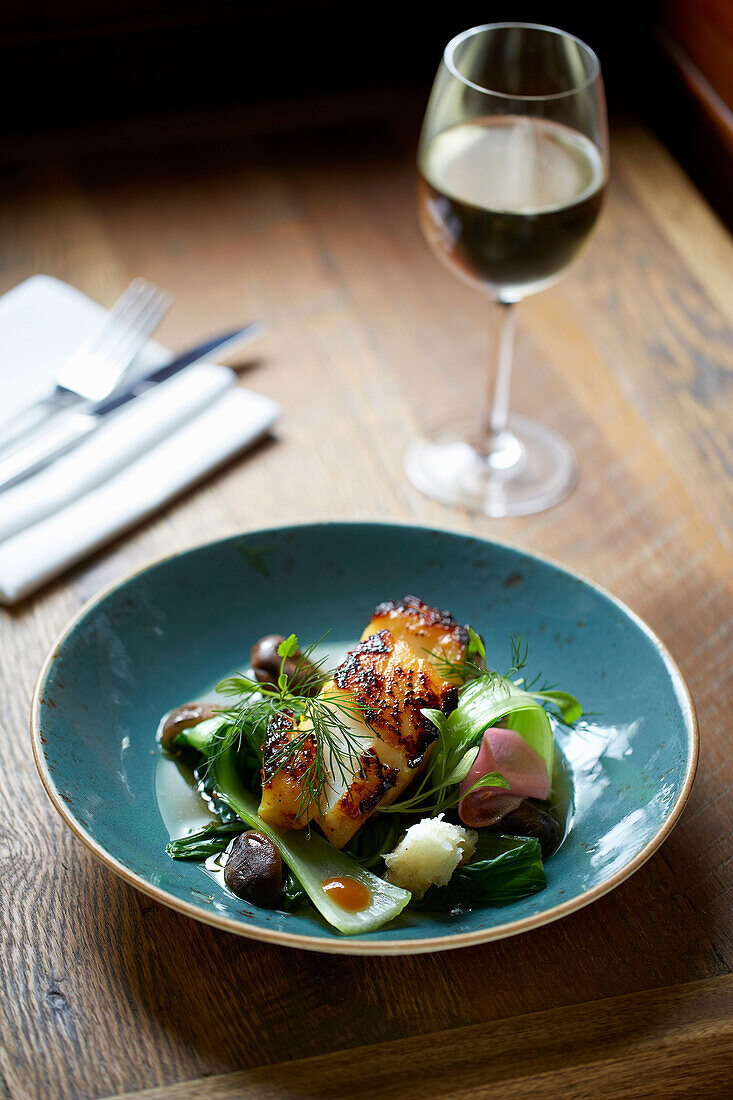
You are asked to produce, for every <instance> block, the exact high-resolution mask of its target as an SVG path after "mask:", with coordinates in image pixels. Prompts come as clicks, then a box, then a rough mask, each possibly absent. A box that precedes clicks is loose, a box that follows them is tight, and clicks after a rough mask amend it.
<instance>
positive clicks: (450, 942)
mask: <svg viewBox="0 0 733 1100" xmlns="http://www.w3.org/2000/svg"><path fill="white" fill-rule="evenodd" d="M364 526H372V527H401V528H406V529H410V530H416V531H426V532H436V533H438V534H441V535H457V536H458V537H460V538H469V539H474V540H475V541H476V542H483V543H488V544H490V545H495V546H498V547H501V548H502V549H508V550H513V551H516V552H518V553H520V554H523V555H525V556H526V557H528V558H533V559H535V560H536V561H540V562H542V563H543V564H545V565H549V566H552V567H553V568H555V569H557V570H559V571H560V572H562V573H565V574H567V575H569V576H571V577H573V578H575V579H576V580H580V581H581V582H583V583H584V584H587V585H588V586H589V587H590V588H593V589H595V591H597V592H599V593H600V594H601V595H602V596H605V597H606V598H607V599H608V600H610V601H611V603H613V604H615V606H616V607H618V608H619V609H620V610H621V611H622V612H623V613H624V615H626V616H628V618H630V619H631V620H632V622H634V623H635V624H636V625H637V626H638V627H639V628H640V629H641V631H642V632H643V633H644V634H646V636H647V637H648V638H649V639H650V640H651V641H652V643H653V644H654V646H655V647H656V649H657V651H658V652H659V654H660V656H661V657H662V660H663V662H664V664H665V666H666V668H667V671H668V673H669V675H670V679H671V680H672V684H673V686H674V688H675V693H676V696H677V699H678V702H679V705H680V709H681V711H682V713H683V715H684V719H685V725H686V727H687V766H686V770H685V777H684V780H683V783H682V785H681V787H680V790H679V793H678V795H677V798H676V799H675V801H674V804H673V805H672V807H671V808H670V810H669V812H668V814H667V816H666V817H665V819H664V821H663V822H662V824H661V825H660V827H659V829H658V830H657V832H656V833H655V834H654V836H653V837H652V838H651V839H650V840H648V841H647V843H646V844H645V845H644V847H643V848H642V849H641V851H640V852H637V854H636V855H635V856H634V857H633V859H631V860H629V862H628V863H626V864H624V866H623V867H621V868H619V870H617V871H615V872H614V874H613V875H611V876H609V878H608V879H606V880H605V881H604V882H601V883H598V885H597V886H594V887H592V888H591V889H590V890H585V891H583V892H582V893H580V894H577V895H576V896H575V897H573V898H569V899H568V900H567V901H563V902H561V903H560V904H558V905H555V906H552V908H550V909H546V910H543V911H542V912H540V913H534V914H532V915H531V916H527V917H522V918H520V919H518V920H513V921H507V922H506V923H505V924H498V925H494V926H492V927H491V928H483V929H477V930H475V931H471V932H456V933H453V934H447V935H442V936H435V937H431V938H429V939H425V938H413V939H404V940H396V941H394V942H391V941H384V940H379V939H376V940H358V939H352V938H350V937H347V936H344V937H342V938H339V937H338V936H337V935H336V934H334V938H333V939H326V938H323V939H322V938H320V937H311V936H306V935H302V934H300V933H295V932H284V931H279V930H276V929H269V928H260V927H258V926H256V925H253V926H248V925H247V924H246V923H245V922H243V921H241V920H235V919H234V918H231V917H227V916H224V915H223V914H221V913H217V912H214V911H212V912H207V911H206V910H204V909H202V908H199V906H197V905H195V904H193V903H192V902H188V901H184V900H183V899H182V898H177V897H175V896H174V895H173V894H169V893H168V891H167V890H164V889H162V888H161V887H159V886H155V885H154V884H153V883H151V882H148V880H147V879H145V878H143V876H142V875H139V874H138V873H137V872H135V871H132V870H130V868H129V867H127V866H126V865H125V864H124V863H123V862H122V861H121V860H118V859H117V858H116V857H115V856H113V855H112V854H111V853H110V852H108V851H107V850H106V848H104V847H103V846H102V845H101V844H100V843H99V842H98V841H97V840H95V839H94V837H93V836H91V834H90V833H89V832H88V831H87V830H86V828H85V827H84V826H83V825H82V823H81V822H80V821H79V820H78V819H77V818H76V817H75V815H74V814H73V813H72V811H71V810H70V808H69V807H68V805H67V804H66V803H65V801H64V799H63V798H62V796H61V794H60V792H59V790H58V788H57V787H56V784H55V782H54V780H53V778H52V776H51V773H50V770H49V768H48V764H47V761H46V756H45V750H44V746H43V741H42V733H41V727H40V708H41V698H42V695H43V691H44V688H45V686H46V681H47V679H48V675H49V672H50V670H51V666H52V665H53V663H54V661H55V659H56V657H57V655H58V653H59V650H60V649H61V646H62V645H63V644H64V642H65V641H66V639H67V638H68V637H69V636H70V635H71V633H72V632H73V631H74V630H75V629H76V627H77V625H78V624H79V623H80V622H81V621H82V619H84V618H85V617H86V616H87V615H88V614H89V612H90V611H92V609H93V608H94V607H96V606H97V605H98V604H100V603H102V602H103V600H105V599H106V598H107V596H109V595H110V594H111V593H112V592H114V591H116V590H117V589H119V588H123V587H124V586H125V585H126V584H128V583H129V582H130V581H131V580H133V579H134V578H135V577H137V576H140V575H141V574H142V573H146V572H148V571H149V570H151V569H153V568H154V567H156V566H158V565H161V564H163V563H164V562H166V561H171V560H172V559H174V558H177V557H181V556H182V555H185V554H189V553H191V552H193V551H196V550H200V549H204V548H205V547H208V546H214V545H217V544H219V543H223V542H229V541H231V540H233V539H235V538H242V537H244V536H249V535H257V536H266V535H267V534H268V533H274V532H283V531H288V530H291V531H299V530H305V529H307V528H323V529H324V530H327V529H328V528H334V527H342V528H344V527H364ZM30 734H31V745H32V749H33V759H34V761H35V764H36V768H37V770H38V774H39V776H40V779H41V782H42V784H43V786H44V788H45V790H46V794H47V795H48V797H49V799H50V800H51V803H52V804H53V806H54V808H55V809H56V811H57V812H58V814H59V815H60V817H61V818H62V820H63V821H64V822H65V823H66V824H67V825H68V826H69V828H70V829H71V830H72V832H73V833H75V835H76V836H77V837H78V838H79V840H81V841H82V843H83V844H84V845H85V846H86V847H87V848H88V849H89V851H90V852H91V853H92V855H94V856H95V857H96V858H97V859H98V860H99V861H100V862H101V863H103V864H104V865H105V866H107V867H109V868H110V869H111V870H112V871H114V872H115V873H116V874H117V875H119V877H120V878H122V879H123V880H124V881H125V882H127V883H129V884H130V885H131V886H134V887H135V888H136V889H138V890H140V891H141V892H142V893H144V894H147V895H148V896H149V897H151V898H153V899H154V900H155V901H157V902H160V903H161V904H162V905H166V906H168V908H170V909H175V910H176V911H178V912H179V913H183V914H184V915H185V916H187V917H191V918H193V919H194V920H199V921H203V922H204V923H205V924H210V925H213V926H214V927H217V928H222V929H224V931H227V932H233V933H234V934H235V935H239V936H245V937H247V938H248V939H253V940H259V941H260V942H265V943H271V944H278V945H279V946H282V947H294V948H299V949H301V950H305V951H317V952H320V953H323V954H335V955H376V956H380V955H381V956H389V955H417V954H428V953H432V952H436V951H449V950H455V949H457V948H460V947H471V946H476V945H478V944H482V943H488V942H490V941H493V940H500V939H505V938H507V937H508V936H514V935H518V934H519V933H521V932H529V931H531V930H532V929H534V928H540V927H542V926H543V925H545V924H550V923H552V922H553V921H556V920H560V919H561V918H562V917H565V916H568V915H569V914H570V913H574V912H576V911H577V910H579V909H583V908H585V906H586V905H590V904H591V903H592V902H594V901H597V900H598V898H601V897H603V896H604V894H608V893H610V891H611V890H613V889H615V888H616V887H617V886H619V885H620V884H621V883H622V882H625V881H626V879H628V878H630V877H631V875H633V874H634V873H635V872H636V871H638V870H639V868H640V867H641V866H643V864H644V863H646V861H647V860H648V859H649V858H650V857H651V856H652V855H653V854H654V853H655V852H656V851H657V849H658V848H659V847H660V845H661V844H662V843H663V842H664V841H665V840H666V839H667V837H668V836H669V834H670V833H671V831H672V829H673V828H674V826H675V825H676V824H677V821H678V820H679V818H680V815H681V814H682V811H683V809H684V807H685V804H686V802H687V799H688V798H689V795H690V791H691V789H692V784H693V781H694V778H695V773H696V770H697V764H698V759H699V752H700V735H699V728H698V722H697V715H696V713H695V706H694V703H693V701H692V696H691V694H690V690H689V688H688V686H687V684H686V682H685V679H684V677H683V675H682V673H681V671H680V669H679V666H678V665H677V662H676V661H675V659H674V657H673V656H672V654H671V653H670V652H669V650H668V649H667V647H666V646H665V644H664V642H662V641H661V639H660V638H659V637H658V636H657V635H656V634H655V632H654V631H653V630H652V628H651V627H650V626H649V625H648V623H646V622H645V621H644V620H643V619H642V618H641V617H640V616H639V615H637V613H636V612H635V611H633V610H632V609H631V608H630V607H629V606H628V604H626V603H624V601H623V600H621V599H619V597H618V596H615V595H614V594H613V593H612V592H610V591H609V590H608V589H607V588H604V587H603V585H601V584H598V583H597V581H594V580H593V579H592V578H591V577H588V576H587V575H586V574H584V573H582V572H580V571H579V570H577V569H574V568H572V567H570V566H567V565H565V564H563V563H562V562H559V561H557V560H556V559H554V558H551V557H549V556H548V555H546V554H541V553H537V552H535V551H533V550H527V549H525V548H524V547H522V546H519V545H518V544H517V543H514V542H511V541H509V540H505V539H495V538H486V537H484V536H482V535H477V534H475V533H473V532H469V531H455V530H451V529H449V528H445V527H437V526H435V525H434V524H429V523H414V522H412V521H409V520H393V519H388V520H374V519H364V520H359V519H347V520H316V521H302V522H298V523H280V524H272V525H270V526H269V527H262V528H260V527H251V528H249V527H248V528H243V529H240V530H237V531H234V532H230V533H229V534H227V535H222V536H219V537H218V538H214V539H204V540H196V541H194V542H192V543H190V544H188V545H186V546H183V547H179V548H178V549H177V550H174V551H172V552H171V553H169V554H164V555H162V556H158V557H154V558H151V559H149V560H147V561H145V562H144V563H142V564H141V565H139V566H137V567H136V568H134V569H132V570H130V571H129V572H128V573H125V574H123V576H122V577H119V578H118V579H117V580H114V581H112V582H110V583H109V584H107V585H105V586H104V587H103V588H102V589H100V591H99V592H97V593H95V595H93V596H92V597H91V598H90V599H88V600H86V601H85V602H84V603H83V604H82V606H81V607H80V608H79V609H78V611H77V612H76V613H75V614H74V615H73V616H72V617H71V619H70V620H69V621H68V622H67V623H66V625H65V626H64V628H63V629H62V630H61V632H60V633H59V635H58V637H57V638H56V639H55V641H54V642H53V644H52V645H51V647H50V649H49V651H48V653H47V654H46V657H45V658H44V661H43V664H42V665H41V669H40V671H39V673H38V677H37V679H36V683H35V687H34V690H33V699H32V703H31V712H30Z"/></svg>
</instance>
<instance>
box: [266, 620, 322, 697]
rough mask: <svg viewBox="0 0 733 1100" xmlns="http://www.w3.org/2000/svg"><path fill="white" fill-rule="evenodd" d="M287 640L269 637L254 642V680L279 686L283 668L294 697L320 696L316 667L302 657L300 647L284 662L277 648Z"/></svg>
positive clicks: (279, 635)
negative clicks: (278, 682)
mask: <svg viewBox="0 0 733 1100" xmlns="http://www.w3.org/2000/svg"><path fill="white" fill-rule="evenodd" d="M284 641H285V638H284V637H283V635H282V634H267V635H266V636H265V637H264V638H260V640H259V642H255V644H254V645H253V646H252V651H251V653H250V662H251V664H252V668H253V669H254V674H255V679H256V680H257V682H258V683H259V684H276V683H277V678H278V676H279V675H280V671H281V669H282V672H283V673H284V675H285V676H286V677H287V680H288V687H289V688H290V690H291V691H292V692H293V693H294V694H295V695H317V694H318V692H319V691H320V689H321V684H322V677H321V676H320V674H319V672H318V669H317V667H316V666H315V665H314V664H313V662H312V661H309V660H308V658H307V657H304V656H303V654H302V652H301V650H300V649H299V648H298V649H296V650H295V652H294V653H293V654H292V656H290V657H286V658H285V660H284V662H283V658H282V657H281V656H280V654H279V653H278V651H277V647H278V646H279V645H282V643H283V642H284Z"/></svg>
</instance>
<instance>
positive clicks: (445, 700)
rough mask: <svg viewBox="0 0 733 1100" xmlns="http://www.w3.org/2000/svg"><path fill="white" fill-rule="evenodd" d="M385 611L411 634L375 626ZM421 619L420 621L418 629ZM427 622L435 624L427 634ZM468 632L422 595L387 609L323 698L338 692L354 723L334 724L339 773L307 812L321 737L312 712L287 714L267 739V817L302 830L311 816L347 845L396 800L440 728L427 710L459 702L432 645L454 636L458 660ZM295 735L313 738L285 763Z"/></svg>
mask: <svg viewBox="0 0 733 1100" xmlns="http://www.w3.org/2000/svg"><path fill="white" fill-rule="evenodd" d="M408 601H412V602H408ZM403 605H404V606H405V608H406V615H405V616H404V618H406V619H407V621H408V625H407V626H402V629H400V627H401V618H400V615H399V613H398V612H397V609H398V608H401V607H402V606H403ZM385 609H392V610H393V611H394V613H393V614H392V615H391V620H390V621H391V623H392V624H393V625H394V626H395V627H396V629H397V631H398V632H399V633H401V634H402V637H400V636H398V635H396V634H395V633H393V632H392V630H391V629H387V628H386V627H383V628H381V629H376V630H375V629H373V627H374V625H375V620H376V619H377V618H378V617H379V616H381V617H384V616H385V615H387V614H389V611H387V610H385ZM416 612H417V614H419V616H420V620H419V622H421V623H422V624H423V625H422V626H421V627H419V622H418V621H417V619H416V614H415V613H416ZM431 616H434V619H433V620H432V621H431ZM413 623H414V624H415V627H413V629H410V626H411V625H412V624H413ZM417 627H419V629H420V630H425V631H428V632H427V633H418V629H417ZM431 629H432V633H430V632H429V631H430V630H431ZM461 630H462V628H461V627H459V626H458V624H457V623H455V621H454V620H452V619H450V617H446V616H445V615H441V613H440V612H437V611H434V609H432V608H428V607H426V605H425V604H422V603H421V602H420V601H419V600H416V599H415V597H407V599H406V600H403V601H401V603H400V604H383V605H381V606H380V607H379V608H377V611H376V612H375V618H373V619H372V623H371V624H370V627H368V628H367V630H366V631H365V635H364V637H363V639H362V641H361V642H360V643H359V645H358V646H356V648H355V649H352V650H351V651H350V652H349V653H348V654H347V655H346V658H345V659H344V661H343V662H342V663H341V665H340V666H339V667H338V668H337V669H336V672H335V673H334V677H333V679H332V680H330V681H329V682H328V683H327V684H325V685H324V687H323V688H322V689H321V692H320V694H319V696H318V699H319V701H320V702H322V703H324V704H326V705H328V701H329V699H331V700H334V702H336V701H338V703H339V704H340V705H339V706H338V707H337V708H336V707H335V706H334V710H335V713H337V714H338V717H339V720H340V721H341V722H342V723H343V725H344V726H345V727H346V730H347V735H346V736H344V735H343V734H342V733H341V732H340V731H339V730H338V729H336V728H334V729H333V730H332V734H333V740H334V742H335V743H336V747H337V752H336V755H337V756H338V758H339V759H338V760H334V758H333V755H328V753H327V755H326V764H327V768H328V772H329V781H328V784H327V787H326V789H325V790H324V791H323V792H322V795H321V798H320V802H319V804H318V805H313V804H311V806H310V807H309V809H308V812H307V814H306V815H303V813H302V807H303V798H302V794H301V790H302V788H301V785H300V781H301V779H302V777H303V776H304V775H305V774H306V773H307V770H308V768H309V766H310V765H311V764H312V761H313V758H314V753H315V740H314V737H313V735H312V734H309V731H308V726H307V725H306V723H307V722H308V721H309V719H308V718H304V719H303V720H302V722H301V723H300V725H299V726H298V725H295V723H294V720H293V717H292V714H290V715H289V716H288V715H287V714H285V715H278V716H277V718H276V719H275V720H273V722H272V723H271V724H270V729H269V730H268V735H267V740H266V742H265V745H264V746H263V761H264V762H263V776H262V778H263V786H262V802H261V804H260V810H259V813H260V816H261V817H263V818H264V820H265V821H268V822H269V823H270V824H273V825H279V826H282V827H285V828H300V827H302V826H303V825H305V824H307V821H308V820H309V819H310V820H314V821H317V823H318V824H319V825H320V826H321V828H322V829H323V832H324V834H325V835H326V837H327V839H328V840H329V841H330V843H331V844H332V845H333V846H334V847H335V848H342V847H343V846H344V844H346V843H347V842H348V841H349V840H350V839H351V837H352V836H353V835H354V834H355V833H356V832H357V831H358V830H359V829H360V828H361V826H362V825H363V824H364V822H365V821H366V820H367V819H368V818H369V817H370V816H371V814H373V813H374V811H375V810H376V809H377V808H378V807H379V806H383V805H389V803H390V802H392V801H394V800H395V799H396V798H397V797H398V796H399V795H400V793H401V792H402V791H403V790H404V789H405V787H407V786H408V784H409V783H411V782H412V780H413V779H414V778H415V777H416V776H417V775H419V773H420V771H421V770H422V769H423V767H424V766H425V763H426V761H427V759H428V755H429V753H430V749H431V746H432V743H433V741H434V740H435V738H436V736H437V732H436V730H435V727H434V726H433V725H432V724H431V723H430V722H429V721H428V720H427V719H426V718H425V717H424V716H423V714H422V713H421V712H422V711H423V710H424V709H428V708H429V709H435V710H442V711H443V712H444V713H445V714H449V713H450V712H451V710H453V709H454V707H455V706H456V703H457V701H458V696H457V691H456V688H455V687H454V686H453V685H452V684H450V683H449V682H448V681H447V680H445V679H443V678H442V677H441V676H440V675H439V673H438V672H437V670H436V669H435V667H433V665H432V663H431V661H430V659H429V654H427V653H425V652H424V651H425V649H427V648H428V646H429V644H430V642H431V641H433V640H434V639H437V641H438V642H439V643H440V644H441V650H440V651H439V652H446V647H447V645H448V644H449V640H450V639H451V638H452V641H451V646H452V648H451V651H450V652H451V658H450V659H452V660H453V659H458V658H457V657H454V656H453V654H458V653H459V645H460V644H461V643H460V639H459V637H458V632H459V631H461ZM464 633H465V632H464ZM403 638H404V640H403ZM408 638H409V639H411V640H412V641H413V644H409V642H408ZM463 644H464V645H465V643H463ZM418 651H419V652H418ZM293 737H298V738H303V737H304V741H303V745H302V752H299V753H298V755H297V758H296V759H295V760H294V761H292V766H288V767H287V768H280V769H279V770H278V766H277V757H278V755H280V754H282V751H283V746H284V745H286V744H287V742H288V741H289V740H291V739H292V738H293ZM339 750H340V751H339ZM357 756H358V766H357V759H356V757H357ZM345 763H346V765H347V766H346V767H345V766H344V764H345Z"/></svg>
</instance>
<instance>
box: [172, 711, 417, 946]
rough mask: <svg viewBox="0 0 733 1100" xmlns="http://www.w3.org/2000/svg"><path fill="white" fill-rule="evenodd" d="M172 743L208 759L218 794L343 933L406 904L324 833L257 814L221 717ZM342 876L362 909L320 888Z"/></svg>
mask: <svg viewBox="0 0 733 1100" xmlns="http://www.w3.org/2000/svg"><path fill="white" fill-rule="evenodd" d="M173 744H174V746H175V747H176V748H183V747H186V746H187V747H188V748H192V749H195V750H196V751H197V752H200V753H202V754H203V755H204V756H205V757H206V758H207V760H208V767H209V775H210V776H211V778H212V781H213V784H214V787H215V789H216V793H217V796H218V797H219V798H220V799H222V801H224V802H226V803H227V805H228V806H230V807H231V809H232V810H234V812H235V813H236V814H237V815H238V816H239V817H240V818H241V819H242V821H244V822H245V823H246V824H247V825H249V826H250V828H252V829H256V830H257V832H259V833H263V834H264V835H265V836H267V837H269V839H270V840H271V841H272V843H273V844H274V845H275V847H276V848H277V850H278V851H279V853H280V855H281V857H282V859H283V861H284V862H285V863H286V864H287V866H288V867H289V868H290V870H291V871H292V872H293V874H294V875H295V877H296V878H297V879H298V881H299V882H300V884H301V886H302V887H303V889H304V891H305V892H306V894H307V895H308V897H309V898H310V899H311V901H312V902H313V904H314V905H315V907H316V909H318V911H319V912H320V913H321V915H322V916H323V917H324V918H325V919H326V920H327V921H328V922H329V924H332V925H333V927H334V928H336V929H337V930H338V931H339V932H343V933H344V935H356V934H359V933H362V932H372V931H374V930H375V929H376V928H380V927H381V926H382V925H383V924H386V923H387V921H390V920H392V919H393V918H394V917H396V916H398V914H399V913H401V912H402V910H403V909H404V908H405V906H406V905H407V903H408V902H409V900H410V898H411V894H410V892H409V891H408V890H402V889H400V887H398V886H392V885H390V883H388V882H385V881H384V879H381V878H378V877H377V875H373V874H372V873H371V872H370V871H368V870H366V869H365V868H364V867H362V866H361V865H360V864H359V863H357V862H356V861H355V860H354V859H352V858H351V856H349V855H347V854H346V853H345V852H340V851H337V849H335V848H332V847H331V845H330V844H329V843H328V841H327V840H325V839H324V838H323V837H321V836H317V835H316V834H315V833H310V834H308V833H307V832H306V831H305V830H298V831H295V830H289V829H277V828H274V827H273V826H272V825H269V824H268V823H267V822H265V821H263V820H262V818H261V817H259V815H258V813H257V809H258V800H257V798H256V796H255V795H253V794H252V793H251V792H250V791H248V790H247V788H246V787H245V785H244V783H243V782H242V779H241V778H240V775H239V772H238V770H237V767H236V763H235V755H236V740H234V741H232V740H231V738H229V739H228V738H227V720H226V718H225V717H224V716H221V717H218V716H217V717H214V718H209V719H206V720H205V721H203V722H199V724H198V725H196V726H192V727H190V728H189V729H185V730H183V731H182V732H181V733H179V734H178V736H177V737H176V738H175V740H174V742H173ZM342 876H349V877H350V878H353V879H356V880H357V882H360V883H362V884H363V885H364V886H365V887H366V888H367V890H368V891H369V895H370V899H371V900H370V902H369V905H368V906H367V907H366V908H365V909H362V910H360V911H359V912H355V913H354V912H348V911H346V910H345V909H342V908H341V907H340V906H339V905H337V904H336V903H335V902H334V901H332V900H331V898H330V897H329V894H328V891H326V890H324V888H323V884H324V882H326V881H328V880H329V879H331V878H338V877H342Z"/></svg>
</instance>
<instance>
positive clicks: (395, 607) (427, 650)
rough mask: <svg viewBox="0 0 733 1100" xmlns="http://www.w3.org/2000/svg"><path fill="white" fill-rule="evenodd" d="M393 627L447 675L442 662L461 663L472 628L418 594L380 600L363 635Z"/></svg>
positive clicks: (391, 630) (423, 657)
mask: <svg viewBox="0 0 733 1100" xmlns="http://www.w3.org/2000/svg"><path fill="white" fill-rule="evenodd" d="M384 629H387V630H389V631H390V632H391V633H392V634H393V635H394V637H395V638H397V639H399V640H400V641H403V642H405V643H406V644H407V645H409V646H410V648H411V649H412V650H413V652H414V653H415V656H416V657H420V658H422V659H424V660H428V661H432V663H433V664H435V665H436V667H438V669H439V670H440V671H442V674H443V675H445V669H444V667H441V661H442V662H445V661H450V662H456V663H460V662H461V661H462V660H464V658H465V656H466V650H467V646H468V629H467V627H465V626H462V625H461V624H460V623H459V622H458V620H457V619H456V618H455V617H454V616H453V615H452V614H451V612H450V611H439V610H438V609H437V608H435V607H430V606H429V604H426V603H424V602H423V601H422V600H421V599H419V598H418V597H417V596H403V597H402V599H401V600H388V601H386V602H385V603H380V604H379V605H378V606H377V607H376V608H375V609H374V614H373V615H372V619H371V622H370V623H369V626H368V627H367V628H366V630H365V631H364V633H363V634H362V641H364V640H365V639H366V638H367V637H369V636H370V635H372V634H376V633H378V632H379V631H380V630H384Z"/></svg>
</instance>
